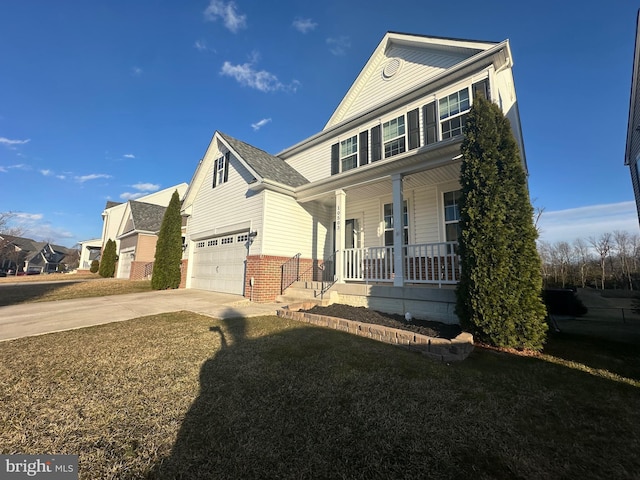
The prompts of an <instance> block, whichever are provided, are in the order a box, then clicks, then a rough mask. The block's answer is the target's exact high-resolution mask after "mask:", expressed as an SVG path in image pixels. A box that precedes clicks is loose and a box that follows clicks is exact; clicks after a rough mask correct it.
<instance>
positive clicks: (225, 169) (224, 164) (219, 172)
mask: <svg viewBox="0 0 640 480" xmlns="http://www.w3.org/2000/svg"><path fill="white" fill-rule="evenodd" d="M228 179H229V152H227V153H225V154H224V156H222V157H220V158H217V159H216V161H215V162H213V187H214V188H215V187H216V185H221V184H223V183H225V182H226V181H227V180H228Z"/></svg>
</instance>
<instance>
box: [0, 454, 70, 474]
mask: <svg viewBox="0 0 640 480" xmlns="http://www.w3.org/2000/svg"><path fill="white" fill-rule="evenodd" d="M0 478H1V479H3V480H4V479H6V480H14V479H16V480H17V479H21V478H45V479H47V480H78V455H0Z"/></svg>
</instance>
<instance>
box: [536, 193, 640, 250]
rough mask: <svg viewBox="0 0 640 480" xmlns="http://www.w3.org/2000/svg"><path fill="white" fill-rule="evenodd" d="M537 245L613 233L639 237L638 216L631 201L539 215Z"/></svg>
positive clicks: (585, 238)
mask: <svg viewBox="0 0 640 480" xmlns="http://www.w3.org/2000/svg"><path fill="white" fill-rule="evenodd" d="M538 227H539V228H540V238H539V240H540V241H545V242H549V243H556V242H561V241H563V242H569V243H571V242H573V241H574V240H576V239H577V238H581V239H583V240H587V239H588V238H589V237H596V238H597V237H599V236H600V235H602V234H603V233H613V232H614V231H615V230H621V231H627V232H629V233H631V234H636V233H637V234H640V231H639V227H638V214H637V212H636V204H635V202H633V201H629V202H620V203H608V204H601V205H589V206H585V207H578V208H570V209H566V210H556V211H552V212H547V211H545V212H543V213H542V216H541V217H540V221H539V222H538Z"/></svg>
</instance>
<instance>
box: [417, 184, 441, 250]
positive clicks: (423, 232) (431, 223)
mask: <svg viewBox="0 0 640 480" xmlns="http://www.w3.org/2000/svg"><path fill="white" fill-rule="evenodd" d="M412 195H413V201H412V202H411V204H412V205H413V206H414V207H413V213H414V221H413V224H412V225H413V232H414V238H415V240H414V241H413V242H414V243H436V242H439V241H440V237H439V227H438V192H437V189H436V188H435V187H434V186H428V187H424V188H420V189H417V190H413V192H412ZM416 205H417V206H419V207H416Z"/></svg>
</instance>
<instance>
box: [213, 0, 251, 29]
mask: <svg viewBox="0 0 640 480" xmlns="http://www.w3.org/2000/svg"><path fill="white" fill-rule="evenodd" d="M204 18H205V20H208V21H210V22H215V21H216V20H217V19H218V18H221V19H222V21H223V23H224V26H225V27H227V29H229V30H230V31H231V32H233V33H237V32H238V30H240V29H242V28H246V27H247V16H246V15H242V14H240V13H238V11H237V10H236V4H235V2H233V1H231V2H228V3H225V2H223V1H222V0H211V2H210V3H209V6H208V7H207V8H206V9H205V11H204Z"/></svg>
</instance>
